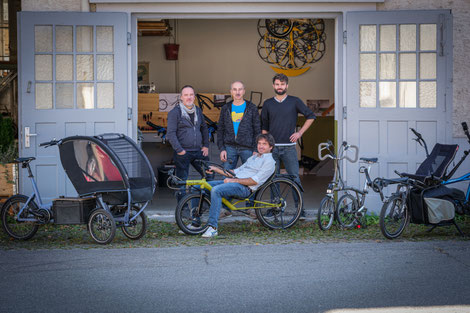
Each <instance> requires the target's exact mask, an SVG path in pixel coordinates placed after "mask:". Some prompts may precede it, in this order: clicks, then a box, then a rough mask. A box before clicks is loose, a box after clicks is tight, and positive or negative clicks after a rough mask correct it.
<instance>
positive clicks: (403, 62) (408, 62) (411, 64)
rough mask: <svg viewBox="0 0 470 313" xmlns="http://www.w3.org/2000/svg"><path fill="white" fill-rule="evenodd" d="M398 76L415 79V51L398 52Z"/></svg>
mask: <svg viewBox="0 0 470 313" xmlns="http://www.w3.org/2000/svg"><path fill="white" fill-rule="evenodd" d="M400 78H401V79H416V53H401V54H400Z"/></svg>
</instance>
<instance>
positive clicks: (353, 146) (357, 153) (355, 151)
mask: <svg viewBox="0 0 470 313" xmlns="http://www.w3.org/2000/svg"><path fill="white" fill-rule="evenodd" d="M345 144H346V146H345V147H344V151H347V150H349V149H350V148H352V149H354V159H351V158H350V157H348V156H347V155H345V156H344V158H345V159H346V160H348V161H349V162H351V163H356V162H357V158H358V156H359V148H358V147H357V146H355V145H348V144H347V143H346V142H343V146H344V145H345Z"/></svg>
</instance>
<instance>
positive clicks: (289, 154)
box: [272, 145, 303, 211]
mask: <svg viewBox="0 0 470 313" xmlns="http://www.w3.org/2000/svg"><path fill="white" fill-rule="evenodd" d="M272 153H273V159H274V161H276V173H278V174H279V173H280V171H281V161H282V163H284V167H285V168H286V171H287V174H289V175H293V176H295V177H294V181H296V182H297V183H298V184H299V186H302V184H301V182H300V177H299V160H298V159H297V150H296V149H295V145H292V146H280V147H278V146H275V147H274V149H273V152H272ZM294 201H296V205H297V201H298V199H297V197H296V196H294ZM302 211H303V208H302Z"/></svg>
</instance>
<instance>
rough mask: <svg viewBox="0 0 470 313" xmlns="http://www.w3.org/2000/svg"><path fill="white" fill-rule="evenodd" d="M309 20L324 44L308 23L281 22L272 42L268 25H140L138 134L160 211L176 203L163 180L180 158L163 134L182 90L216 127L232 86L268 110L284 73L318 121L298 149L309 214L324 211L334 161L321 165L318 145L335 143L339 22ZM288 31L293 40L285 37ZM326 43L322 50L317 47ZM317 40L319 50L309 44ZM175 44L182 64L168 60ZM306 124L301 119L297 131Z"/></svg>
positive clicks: (213, 151)
mask: <svg viewBox="0 0 470 313" xmlns="http://www.w3.org/2000/svg"><path fill="white" fill-rule="evenodd" d="M308 20H311V21H314V22H313V25H315V29H317V30H321V32H320V31H316V32H315V33H314V34H315V35H316V36H321V38H316V39H315V38H310V39H309V38H307V37H302V35H301V34H302V32H305V31H308V30H309V29H308V27H309V26H305V25H304V24H305V21H307V19H295V20H282V21H281V22H280V23H279V24H281V27H280V28H278V29H277V31H278V32H279V33H278V34H272V33H270V34H268V35H267V36H266V35H265V34H266V32H268V29H267V28H266V23H267V21H269V20H264V19H262V20H259V19H178V20H175V19H173V20H156V19H152V20H151V19H139V20H138V35H139V37H138V39H137V43H138V82H137V83H138V88H139V94H138V128H139V130H140V131H141V132H142V133H143V140H142V147H143V149H144V151H145V153H146V154H147V156H148V157H149V159H150V161H151V163H152V166H153V167H154V171H155V173H156V175H157V173H158V176H159V177H158V178H159V187H158V190H157V192H156V194H155V196H156V197H158V203H159V207H161V208H162V209H165V210H170V209H173V208H174V207H175V203H176V200H175V198H174V196H173V191H172V190H170V189H168V188H166V187H165V182H164V181H163V180H164V179H165V172H166V171H167V169H168V168H171V166H172V156H173V150H172V148H171V145H170V144H169V143H168V142H167V141H166V140H165V139H166V138H165V136H164V131H165V128H166V116H167V114H168V111H170V110H171V109H172V108H173V107H174V105H175V104H176V102H177V100H178V93H179V91H180V88H181V87H182V86H184V85H188V84H189V85H192V86H194V88H195V90H196V92H197V93H198V94H200V95H201V97H200V99H199V102H198V101H196V104H199V105H202V106H203V113H204V114H206V115H207V116H208V117H209V118H210V119H211V120H212V121H213V122H217V121H218V118H219V113H220V109H219V108H217V107H216V106H214V105H213V103H211V102H216V103H217V102H218V101H220V102H226V101H227V102H228V101H230V100H231V99H230V98H229V95H230V84H231V83H232V82H233V81H238V80H240V81H242V82H243V83H244V85H245V89H246V94H245V99H246V100H251V101H252V102H253V103H254V104H256V105H257V106H258V107H259V109H260V112H261V108H262V104H263V102H264V101H265V100H266V99H268V98H271V97H273V96H274V95H275V94H274V91H273V87H272V77H273V76H274V75H275V74H276V72H284V73H286V74H287V75H288V76H289V89H288V92H287V93H288V94H289V95H293V96H296V97H299V98H300V99H301V100H302V101H303V102H304V103H305V104H307V105H308V106H309V107H310V108H311V109H312V110H313V111H314V113H315V114H316V116H317V119H316V121H315V122H314V123H313V125H312V126H311V127H310V129H309V130H308V131H307V132H306V133H305V134H304V135H303V137H302V140H301V141H300V142H299V144H298V145H297V147H298V158H299V162H300V172H299V174H300V178H301V181H302V184H303V187H304V189H305V193H304V197H305V199H304V203H305V209H307V210H313V209H317V208H318V206H319V203H320V200H321V198H322V197H323V196H324V194H325V190H326V187H327V185H328V182H329V181H330V180H331V179H332V176H333V166H332V162H319V160H318V152H317V147H318V144H319V143H321V142H325V141H326V140H328V139H329V140H331V141H333V142H334V140H335V129H336V126H335V125H336V124H335V116H334V112H335V110H334V103H335V87H334V86H335V76H334V75H335V53H334V51H335V21H334V19H321V20H320V19H308ZM283 21H286V22H283ZM289 22H291V23H292V24H293V25H294V26H293V27H292V28H291V29H290V30H289V27H290V26H289V27H288V26H285V25H288V23H289ZM282 23H285V25H284V26H283V25H282ZM321 28H323V29H321ZM287 31H291V32H293V34H292V35H291V36H290V37H289V35H287V36H285V35H284V34H282V32H287ZM299 34H300V35H299ZM283 36H284V37H283ZM282 38H284V39H282ZM289 40H290V42H291V43H289ZM315 40H316V41H315ZM320 41H321V45H320V44H317V43H316V42H320ZM312 42H313V46H312V45H310V46H309V43H312ZM168 44H177V45H178V46H177V48H178V51H177V58H175V51H174V49H175V46H173V47H172V49H173V54H172V55H173V57H171V55H170V57H169V54H168V50H165V48H167V49H168ZM170 48H171V47H170ZM308 49H310V50H312V49H313V50H315V49H317V50H318V51H316V52H311V51H309V50H308ZM172 58H173V59H172ZM289 58H290V60H291V61H289ZM292 59H295V60H294V61H292ZM310 61H311V62H310ZM302 71H303V73H301V74H300V72H302ZM201 101H203V102H205V103H206V104H208V106H205V105H204V104H201V103H200V102H201ZM304 121H305V119H304V117H303V116H299V118H298V125H299V126H301V125H303V123H304ZM148 122H150V123H148ZM149 124H155V125H156V126H159V127H161V129H155V127H152V126H150V125H149ZM216 136H217V132H215V134H214V142H211V144H210V158H211V161H214V162H219V163H221V162H220V158H219V154H220V153H219V150H218V148H217V144H216V142H217V140H216ZM190 177H194V178H196V177H198V174H197V172H196V171H194V170H193V169H191V171H190Z"/></svg>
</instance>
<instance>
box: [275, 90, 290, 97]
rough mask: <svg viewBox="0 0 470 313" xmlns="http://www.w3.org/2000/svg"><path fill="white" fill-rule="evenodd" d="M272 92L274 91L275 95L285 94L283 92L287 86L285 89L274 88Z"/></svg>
mask: <svg viewBox="0 0 470 313" xmlns="http://www.w3.org/2000/svg"><path fill="white" fill-rule="evenodd" d="M274 92H275V93H276V95H279V96H282V95H285V94H286V92H287V88H286V89H283V90H277V89H274Z"/></svg>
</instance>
